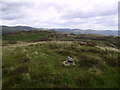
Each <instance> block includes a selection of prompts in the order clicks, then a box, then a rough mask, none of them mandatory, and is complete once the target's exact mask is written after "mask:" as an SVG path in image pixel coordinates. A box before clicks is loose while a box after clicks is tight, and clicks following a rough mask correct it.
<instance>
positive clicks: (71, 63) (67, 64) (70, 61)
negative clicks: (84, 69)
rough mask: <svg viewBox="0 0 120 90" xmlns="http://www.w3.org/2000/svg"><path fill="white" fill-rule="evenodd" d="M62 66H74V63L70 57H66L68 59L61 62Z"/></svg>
mask: <svg viewBox="0 0 120 90" xmlns="http://www.w3.org/2000/svg"><path fill="white" fill-rule="evenodd" d="M63 65H65V66H75V62H74V60H73V58H72V57H70V56H68V59H67V60H65V61H63Z"/></svg>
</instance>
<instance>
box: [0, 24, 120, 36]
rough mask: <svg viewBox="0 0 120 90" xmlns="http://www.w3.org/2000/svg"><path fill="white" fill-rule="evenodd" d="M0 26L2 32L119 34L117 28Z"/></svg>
mask: <svg viewBox="0 0 120 90" xmlns="http://www.w3.org/2000/svg"><path fill="white" fill-rule="evenodd" d="M0 28H2V34H5V33H9V32H19V31H28V30H37V31H39V30H49V31H55V32H58V33H75V34H101V35H112V36H119V33H120V31H118V30H92V29H88V30H82V29H69V28H53V29H46V28H35V27H29V26H12V27H9V26H0Z"/></svg>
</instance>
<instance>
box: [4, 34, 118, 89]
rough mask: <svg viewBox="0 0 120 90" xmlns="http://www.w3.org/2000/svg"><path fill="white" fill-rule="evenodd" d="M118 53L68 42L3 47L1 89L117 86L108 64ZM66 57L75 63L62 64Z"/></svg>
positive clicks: (114, 74)
mask: <svg viewBox="0 0 120 90" xmlns="http://www.w3.org/2000/svg"><path fill="white" fill-rule="evenodd" d="M26 36H27V35H26ZM21 40H22V39H21ZM117 54H118V52H115V51H103V50H101V49H100V48H97V47H94V46H86V45H79V44H77V43H68V42H67V43H66V42H64V43H57V42H54V43H42V44H37V45H32V46H23V47H12V48H9V46H5V47H3V65H2V66H3V88H28V87H29V88H120V87H119V83H118V78H119V69H118V68H117V67H115V65H116V64H115V63H112V64H111V63H109V60H110V61H113V62H114V60H117V58H118V56H117ZM67 56H71V57H72V58H73V59H74V60H75V63H76V65H75V66H70V67H65V66H63V64H62V63H61V62H62V61H64V60H66V59H67ZM113 64H114V65H113Z"/></svg>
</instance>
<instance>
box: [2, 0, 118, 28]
mask: <svg viewBox="0 0 120 90" xmlns="http://www.w3.org/2000/svg"><path fill="white" fill-rule="evenodd" d="M118 1H119V0H2V7H1V9H2V10H0V12H2V22H0V24H1V25H8V26H16V25H25V26H26V25H27V26H32V27H39V28H80V29H96V30H106V29H107V30H117V29H118ZM0 21H1V20H0Z"/></svg>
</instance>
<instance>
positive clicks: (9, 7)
mask: <svg viewBox="0 0 120 90" xmlns="http://www.w3.org/2000/svg"><path fill="white" fill-rule="evenodd" d="M24 7H31V3H22V2H19V3H18V2H9V3H8V2H2V9H1V10H2V19H5V20H16V19H19V18H23V17H25V14H24V13H23V12H24V9H22V8H24Z"/></svg>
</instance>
